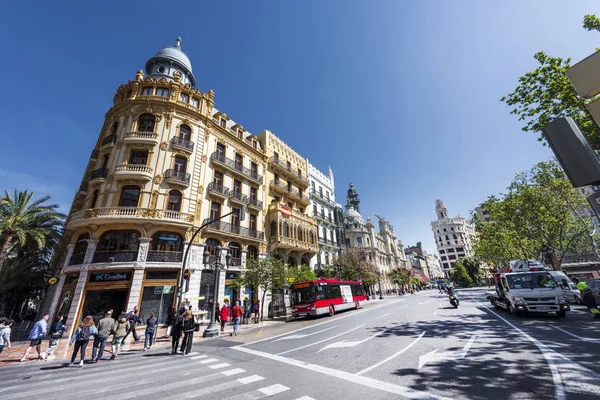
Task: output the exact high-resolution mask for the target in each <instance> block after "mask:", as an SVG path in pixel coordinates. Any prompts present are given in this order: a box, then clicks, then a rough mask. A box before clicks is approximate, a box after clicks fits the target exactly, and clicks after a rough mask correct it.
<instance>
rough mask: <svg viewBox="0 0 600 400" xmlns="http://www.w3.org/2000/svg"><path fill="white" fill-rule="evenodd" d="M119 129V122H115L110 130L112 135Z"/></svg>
mask: <svg viewBox="0 0 600 400" xmlns="http://www.w3.org/2000/svg"><path fill="white" fill-rule="evenodd" d="M118 130H119V123H118V122H115V123H114V124H112V128H111V130H110V134H111V135H116V134H117V131H118Z"/></svg>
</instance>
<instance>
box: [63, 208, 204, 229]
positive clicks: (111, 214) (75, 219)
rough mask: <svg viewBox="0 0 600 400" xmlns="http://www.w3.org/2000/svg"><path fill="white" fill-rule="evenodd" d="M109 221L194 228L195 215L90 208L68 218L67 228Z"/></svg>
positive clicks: (146, 210) (174, 212)
mask: <svg viewBox="0 0 600 400" xmlns="http://www.w3.org/2000/svg"><path fill="white" fill-rule="evenodd" d="M109 220H116V221H119V222H123V223H127V222H131V223H141V222H150V223H152V222H154V223H156V224H160V225H169V224H172V225H177V226H181V225H185V226H192V225H193V223H194V215H193V214H186V213H182V212H179V211H171V210H155V209H151V208H137V207H105V208H89V209H86V210H81V211H77V212H75V213H73V214H71V216H70V217H69V218H68V221H67V226H68V227H69V228H77V227H80V226H87V225H89V224H92V223H95V224H105V223H107V221H109Z"/></svg>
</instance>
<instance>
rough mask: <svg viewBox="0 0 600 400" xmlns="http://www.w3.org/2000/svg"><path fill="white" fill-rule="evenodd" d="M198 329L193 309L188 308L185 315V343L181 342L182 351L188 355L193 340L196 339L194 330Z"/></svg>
mask: <svg viewBox="0 0 600 400" xmlns="http://www.w3.org/2000/svg"><path fill="white" fill-rule="evenodd" d="M195 329H196V321H194V315H193V314H192V311H191V310H187V311H186V312H185V314H184V315H183V335H184V336H183V343H181V351H182V352H183V354H184V355H188V354H189V352H190V351H192V342H193V341H194V330H195Z"/></svg>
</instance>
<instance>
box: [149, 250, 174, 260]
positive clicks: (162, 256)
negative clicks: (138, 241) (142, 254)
mask: <svg viewBox="0 0 600 400" xmlns="http://www.w3.org/2000/svg"><path fill="white" fill-rule="evenodd" d="M182 259H183V252H181V251H158V250H150V251H148V257H146V261H147V262H170V263H179V262H181V260H182Z"/></svg>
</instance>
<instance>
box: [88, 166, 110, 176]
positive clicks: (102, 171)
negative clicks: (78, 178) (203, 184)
mask: <svg viewBox="0 0 600 400" xmlns="http://www.w3.org/2000/svg"><path fill="white" fill-rule="evenodd" d="M107 176H108V168H98V169H96V170H94V171H92V175H91V177H90V179H98V178H104V179H106V177H107Z"/></svg>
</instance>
